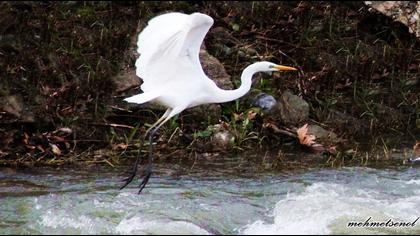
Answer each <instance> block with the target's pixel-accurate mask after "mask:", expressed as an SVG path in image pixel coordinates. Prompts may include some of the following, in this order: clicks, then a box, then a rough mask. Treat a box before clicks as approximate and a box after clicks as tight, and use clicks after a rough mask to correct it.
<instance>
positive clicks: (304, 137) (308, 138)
mask: <svg viewBox="0 0 420 236" xmlns="http://www.w3.org/2000/svg"><path fill="white" fill-rule="evenodd" d="M296 133H297V135H298V139H299V142H300V144H302V145H305V146H308V147H312V145H314V144H315V139H316V137H315V135H312V134H308V124H305V125H303V126H302V127H300V128H299V129H297V130H296Z"/></svg>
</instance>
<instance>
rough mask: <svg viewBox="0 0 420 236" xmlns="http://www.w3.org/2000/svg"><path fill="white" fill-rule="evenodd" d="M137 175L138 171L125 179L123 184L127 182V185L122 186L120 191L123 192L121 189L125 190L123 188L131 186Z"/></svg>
mask: <svg viewBox="0 0 420 236" xmlns="http://www.w3.org/2000/svg"><path fill="white" fill-rule="evenodd" d="M136 174H137V170H135V171H133V172H132V173H131V174H130V176H129V177H127V178H125V179H123V180H122V181H123V182H125V183H124V185H123V186H121V187H120V190H121V189H123V188H125V187H126V186H127V185H129V184H130V183H131V182H132V181H133V179H134V177H135V176H136Z"/></svg>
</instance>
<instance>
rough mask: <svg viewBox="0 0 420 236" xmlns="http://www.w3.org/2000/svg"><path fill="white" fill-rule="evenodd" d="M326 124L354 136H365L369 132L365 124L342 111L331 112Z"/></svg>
mask: <svg viewBox="0 0 420 236" xmlns="http://www.w3.org/2000/svg"><path fill="white" fill-rule="evenodd" d="M324 123H326V124H327V125H328V126H330V127H335V128H336V129H337V130H340V131H346V133H349V134H352V135H356V134H357V135H363V134H364V132H367V131H368V130H369V129H368V126H367V125H366V123H365V122H363V121H362V120H360V119H358V118H355V117H353V116H351V115H350V114H347V113H344V112H341V111H331V112H330V114H329V116H328V119H327V120H326V121H325V122H324Z"/></svg>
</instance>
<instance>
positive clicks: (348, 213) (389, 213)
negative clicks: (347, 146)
mask: <svg viewBox="0 0 420 236" xmlns="http://www.w3.org/2000/svg"><path fill="white" fill-rule="evenodd" d="M396 187H397V186H396ZM271 215H272V218H273V222H265V221H261V220H258V221H255V222H254V223H252V224H249V225H247V226H245V227H244V229H243V231H242V233H243V234H271V235H273V234H274V235H275V234H345V233H352V234H362V233H367V234H373V233H375V232H376V233H379V232H381V233H415V232H417V233H418V232H420V222H418V223H417V225H415V226H414V227H405V228H395V227H394V228H393V227H388V228H386V227H380V228H369V227H364V228H363V227H359V228H357V227H348V223H349V222H366V220H367V219H368V218H369V217H371V220H370V222H375V221H381V222H386V221H388V220H389V219H392V220H393V221H395V222H396V221H405V222H412V221H414V220H416V219H417V217H419V216H420V195H417V196H409V195H408V196H404V195H402V196H392V195H387V194H386V193H381V192H380V191H378V190H374V189H358V188H354V187H348V186H345V185H342V184H334V183H324V182H321V183H314V184H312V185H311V186H309V187H307V188H306V189H305V190H304V191H303V192H302V193H291V194H289V195H287V196H286V197H285V198H284V199H282V200H280V201H279V202H278V203H277V204H276V206H275V207H274V210H273V212H272V214H271Z"/></svg>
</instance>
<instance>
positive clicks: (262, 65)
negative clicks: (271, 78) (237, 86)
mask: <svg viewBox="0 0 420 236" xmlns="http://www.w3.org/2000/svg"><path fill="white" fill-rule="evenodd" d="M255 65H256V66H257V67H258V68H256V70H258V71H265V72H272V71H290V70H297V69H296V68H294V67H290V66H283V65H277V64H275V63H272V62H269V61H261V62H257V63H255Z"/></svg>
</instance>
